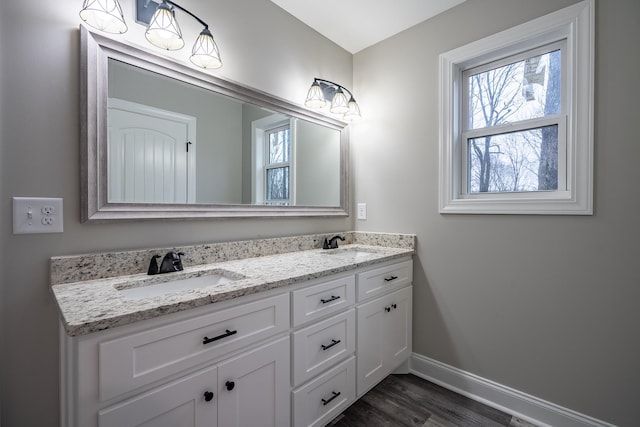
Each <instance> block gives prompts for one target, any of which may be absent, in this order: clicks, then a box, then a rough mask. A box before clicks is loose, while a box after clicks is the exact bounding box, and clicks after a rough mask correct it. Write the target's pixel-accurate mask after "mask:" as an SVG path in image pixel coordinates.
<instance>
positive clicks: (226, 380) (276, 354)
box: [218, 337, 291, 427]
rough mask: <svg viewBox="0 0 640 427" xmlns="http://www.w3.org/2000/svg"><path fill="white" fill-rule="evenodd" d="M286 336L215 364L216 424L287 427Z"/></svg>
mask: <svg viewBox="0 0 640 427" xmlns="http://www.w3.org/2000/svg"><path fill="white" fill-rule="evenodd" d="M289 358H290V349H289V337H285V338H281V339H279V340H277V341H275V342H273V343H271V344H268V345H264V346H262V347H258V348H256V349H254V350H251V351H249V352H246V353H243V354H241V355H239V356H238V357H235V358H233V359H230V360H227V361H225V362H223V363H220V364H219V365H218V390H219V396H218V406H219V408H220V409H219V411H218V424H219V425H220V426H225V427H247V426H260V427H287V426H289V425H290V420H291V409H290V408H291V405H290V399H289V383H290V369H289Z"/></svg>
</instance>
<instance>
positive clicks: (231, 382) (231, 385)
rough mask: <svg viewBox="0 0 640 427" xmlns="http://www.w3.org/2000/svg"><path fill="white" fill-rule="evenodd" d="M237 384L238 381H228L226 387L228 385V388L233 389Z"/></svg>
mask: <svg viewBox="0 0 640 427" xmlns="http://www.w3.org/2000/svg"><path fill="white" fill-rule="evenodd" d="M235 386H236V383H234V382H233V381H227V383H226V384H225V387H227V390H229V391H231V390H233V388H234V387H235Z"/></svg>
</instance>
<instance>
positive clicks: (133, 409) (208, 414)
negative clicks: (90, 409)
mask: <svg viewBox="0 0 640 427" xmlns="http://www.w3.org/2000/svg"><path fill="white" fill-rule="evenodd" d="M216 387H217V376H216V367H215V366H214V367H211V368H208V369H204V370H202V371H198V372H196V373H194V374H191V375H188V376H186V377H184V378H180V379H179V380H177V381H173V382H170V383H168V384H165V385H163V386H160V387H157V388H155V389H153V390H151V391H149V392H147V393H142V394H140V395H138V396H135V397H133V398H132V399H129V400H126V401H124V402H122V403H119V404H117V405H114V406H111V407H109V408H106V409H103V410H102V411H100V412H99V413H98V424H99V425H100V427H134V426H136V427H151V426H153V427H205V426H207V427H215V426H216V425H217V424H216V422H217V409H218V404H217V402H216V400H217V399H216V398H217V396H216V395H214V393H216ZM216 394H217V393H216Z"/></svg>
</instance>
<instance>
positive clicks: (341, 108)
mask: <svg viewBox="0 0 640 427" xmlns="http://www.w3.org/2000/svg"><path fill="white" fill-rule="evenodd" d="M329 111H331V112H332V113H333V114H344V113H346V112H347V111H349V106H348V101H347V97H346V96H345V95H344V92H342V89H341V88H338V90H337V91H336V93H335V95H333V100H332V101H331V107H330V108H329Z"/></svg>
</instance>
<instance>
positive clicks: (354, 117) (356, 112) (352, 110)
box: [343, 97, 362, 123]
mask: <svg viewBox="0 0 640 427" xmlns="http://www.w3.org/2000/svg"><path fill="white" fill-rule="evenodd" d="M348 106H349V111H347V112H346V113H344V117H343V118H344V119H345V120H346V121H348V122H352V123H353V122H357V121H359V120H360V119H362V115H360V107H358V103H357V102H356V100H355V99H353V97H352V98H351V99H350V100H349V104H348Z"/></svg>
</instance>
